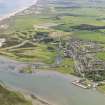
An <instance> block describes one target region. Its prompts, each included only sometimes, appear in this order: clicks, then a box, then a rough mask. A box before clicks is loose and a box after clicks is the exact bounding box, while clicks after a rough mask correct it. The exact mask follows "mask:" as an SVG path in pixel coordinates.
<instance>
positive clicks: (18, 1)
mask: <svg viewBox="0 0 105 105" xmlns="http://www.w3.org/2000/svg"><path fill="white" fill-rule="evenodd" d="M36 1H37V0H0V17H2V16H5V15H8V14H10V13H12V12H14V11H17V10H18V9H22V8H24V7H28V6H30V5H33V4H35V3H36Z"/></svg>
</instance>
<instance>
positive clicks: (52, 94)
mask: <svg viewBox="0 0 105 105" xmlns="http://www.w3.org/2000/svg"><path fill="white" fill-rule="evenodd" d="M0 61H2V62H3V65H4V67H3V65H2V63H1V62H0V68H1V66H2V68H1V69H0V80H2V81H3V82H4V83H6V84H7V85H9V86H13V87H17V88H20V89H25V90H28V91H30V93H33V94H35V95H38V96H39V97H41V98H42V99H45V100H47V101H48V102H49V103H54V104H55V105H100V103H102V104H101V105H105V95H104V94H101V93H99V92H97V91H96V90H85V89H82V88H79V87H76V86H74V85H73V84H72V83H71V82H72V81H73V80H75V79H76V78H77V77H74V76H65V75H63V74H60V73H57V72H38V73H36V74H19V73H16V72H13V70H12V72H11V71H10V69H11V68H9V70H8V71H7V70H6V68H5V67H6V66H7V65H10V64H11V65H14V64H15V65H16V66H15V67H17V69H18V66H19V65H20V64H19V62H15V61H13V60H9V59H6V58H3V57H0Z"/></svg>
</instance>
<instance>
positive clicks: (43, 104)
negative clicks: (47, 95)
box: [0, 81, 54, 105]
mask: <svg viewBox="0 0 105 105" xmlns="http://www.w3.org/2000/svg"><path fill="white" fill-rule="evenodd" d="M0 85H1V86H3V87H4V88H5V89H7V90H9V91H11V92H12V91H13V92H17V93H20V94H22V95H23V96H24V98H25V100H27V101H31V102H32V105H54V104H50V103H49V102H48V101H46V100H45V99H42V98H40V97H39V96H37V95H35V94H33V93H31V92H30V91H28V90H26V89H20V88H16V87H12V86H9V85H6V84H5V83H3V82H2V81H1V83H0Z"/></svg>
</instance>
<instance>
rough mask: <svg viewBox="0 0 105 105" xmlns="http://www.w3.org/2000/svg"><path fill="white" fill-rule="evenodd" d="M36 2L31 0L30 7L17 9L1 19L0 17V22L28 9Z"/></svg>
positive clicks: (36, 0)
mask: <svg viewBox="0 0 105 105" xmlns="http://www.w3.org/2000/svg"><path fill="white" fill-rule="evenodd" d="M37 2H38V0H33V3H32V4H30V5H28V6H25V7H23V8H20V9H17V10H15V11H13V12H11V13H9V14H7V15H4V16H1V17H0V22H1V21H3V20H5V19H9V18H10V17H12V16H15V15H16V14H17V13H19V12H22V11H24V10H26V9H28V8H29V7H31V6H32V5H36V4H37Z"/></svg>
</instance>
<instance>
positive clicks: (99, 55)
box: [96, 52, 105, 61]
mask: <svg viewBox="0 0 105 105" xmlns="http://www.w3.org/2000/svg"><path fill="white" fill-rule="evenodd" d="M96 58H98V59H100V60H104V61H105V52H98V53H97V54H96Z"/></svg>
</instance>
